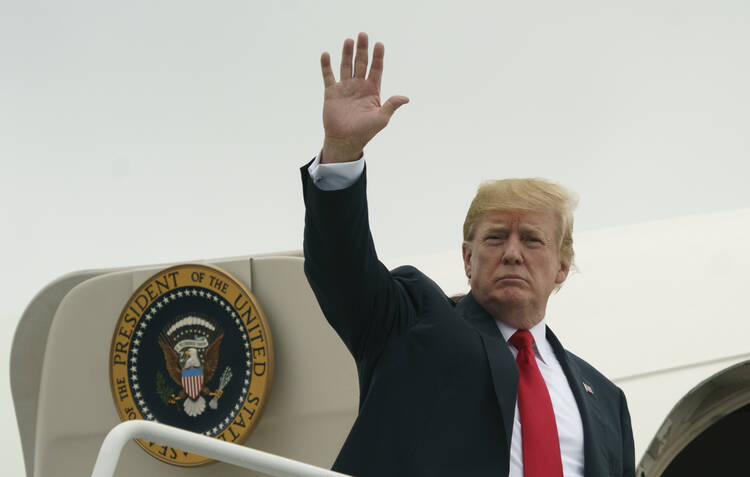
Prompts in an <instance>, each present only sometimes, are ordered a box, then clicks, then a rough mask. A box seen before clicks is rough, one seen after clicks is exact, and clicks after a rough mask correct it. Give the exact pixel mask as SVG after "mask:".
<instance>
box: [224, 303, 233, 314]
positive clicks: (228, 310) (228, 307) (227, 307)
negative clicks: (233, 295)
mask: <svg viewBox="0 0 750 477" xmlns="http://www.w3.org/2000/svg"><path fill="white" fill-rule="evenodd" d="M224 308H226V310H227V313H229V312H230V311H232V307H230V306H229V305H227V306H225V307H224Z"/></svg>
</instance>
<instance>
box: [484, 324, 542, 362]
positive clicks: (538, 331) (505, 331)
mask: <svg viewBox="0 0 750 477" xmlns="http://www.w3.org/2000/svg"><path fill="white" fill-rule="evenodd" d="M495 323H497V327H498V328H500V333H501V334H502V335H503V338H504V339H505V342H506V343H507V342H508V340H509V339H510V337H511V336H513V333H515V332H516V331H518V328H513V327H512V326H508V325H507V324H505V323H503V322H502V321H500V320H495ZM529 331H530V332H531V336H533V337H534V348H535V349H536V353H537V354H538V355H539V358H540V359H541V360H542V361H544V362H545V363H547V364H549V363H550V361H549V357H550V356H551V355H552V354H553V353H554V351H553V350H552V346H550V344H549V341H547V325H546V323H545V318H542V321H540V322H539V323H537V324H536V325H534V326H533V327H532V328H531V329H530V330H529ZM508 346H512V345H511V344H508Z"/></svg>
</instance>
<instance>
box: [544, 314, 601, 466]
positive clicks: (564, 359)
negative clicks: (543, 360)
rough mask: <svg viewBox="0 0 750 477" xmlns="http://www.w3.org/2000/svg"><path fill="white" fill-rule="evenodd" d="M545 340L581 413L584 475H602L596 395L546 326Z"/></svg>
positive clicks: (576, 365)
mask: <svg viewBox="0 0 750 477" xmlns="http://www.w3.org/2000/svg"><path fill="white" fill-rule="evenodd" d="M547 341H549V342H550V344H551V345H552V349H554V351H555V356H556V357H557V360H558V361H559V362H560V365H561V366H562V368H563V371H565V377H566V378H568V385H569V386H570V389H571V390H572V391H573V396H574V397H575V399H576V403H577V404H578V410H579V412H580V413H581V421H582V422H583V455H584V475H585V477H598V476H600V475H603V474H602V472H604V471H606V470H608V466H607V461H606V459H605V457H604V455H602V453H601V452H600V450H599V446H597V445H596V442H597V439H601V438H602V436H603V434H602V432H603V431H602V430H600V425H599V421H598V420H597V418H596V417H595V415H596V413H597V409H596V407H597V402H596V401H597V397H596V394H595V393H589V392H586V391H585V387H584V386H588V385H589V382H590V381H589V380H587V379H586V377H585V376H583V374H582V373H581V368H580V367H579V366H578V363H576V362H575V360H573V359H571V358H570V356H569V355H568V352H567V351H565V349H564V348H563V347H562V345H561V344H560V341H559V340H558V339H557V336H555V334H554V333H553V332H552V330H550V328H549V326H548V327H547ZM584 383H586V384H585V385H584Z"/></svg>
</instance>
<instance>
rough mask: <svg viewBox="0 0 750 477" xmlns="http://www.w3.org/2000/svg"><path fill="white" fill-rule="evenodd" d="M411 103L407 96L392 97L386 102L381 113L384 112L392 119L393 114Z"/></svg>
mask: <svg viewBox="0 0 750 477" xmlns="http://www.w3.org/2000/svg"><path fill="white" fill-rule="evenodd" d="M408 102H409V98H407V97H406V96H391V97H390V98H388V101H386V102H385V104H384V105H383V107H382V108H381V111H383V112H384V113H385V114H387V115H388V117H389V118H390V117H391V116H393V113H395V112H396V110H397V109H398V108H400V107H401V106H403V105H405V104H406V103H408Z"/></svg>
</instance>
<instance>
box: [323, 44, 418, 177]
mask: <svg viewBox="0 0 750 477" xmlns="http://www.w3.org/2000/svg"><path fill="white" fill-rule="evenodd" d="M384 53H385V47H384V46H383V44H382V43H380V42H378V43H375V48H374V49H373V52H372V65H371V66H370V74H369V76H366V73H367V63H368V45H367V34H366V33H360V34H359V36H358V37H357V55H356V57H354V67H353V68H352V57H353V56H354V40H352V39H350V38H348V39H346V41H344V49H343V52H342V55H341V75H340V78H339V81H338V82H337V81H336V78H335V77H334V76H333V71H332V70H331V57H330V55H329V54H328V53H323V54H322V55H321V56H320V67H321V70H322V71H323V83H324V84H325V99H324V101H323V129H324V130H325V139H324V141H323V153H322V155H321V162H322V163H331V162H350V161H355V160H357V159H358V158H359V157H360V155H361V154H362V150H363V149H364V147H365V145H366V144H367V143H368V142H369V141H370V139H372V138H373V137H374V136H375V135H376V134H377V133H378V132H379V131H380V130H381V129H383V128H384V127H385V126H386V124H388V121H389V120H390V119H391V116H392V115H393V113H394V112H395V111H396V109H398V108H399V107H401V106H403V105H404V104H406V103H408V102H409V98H407V97H406V96H392V97H390V98H388V100H387V101H386V102H385V103H384V104H382V105H381V104H380V79H381V77H382V75H383V55H384Z"/></svg>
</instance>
